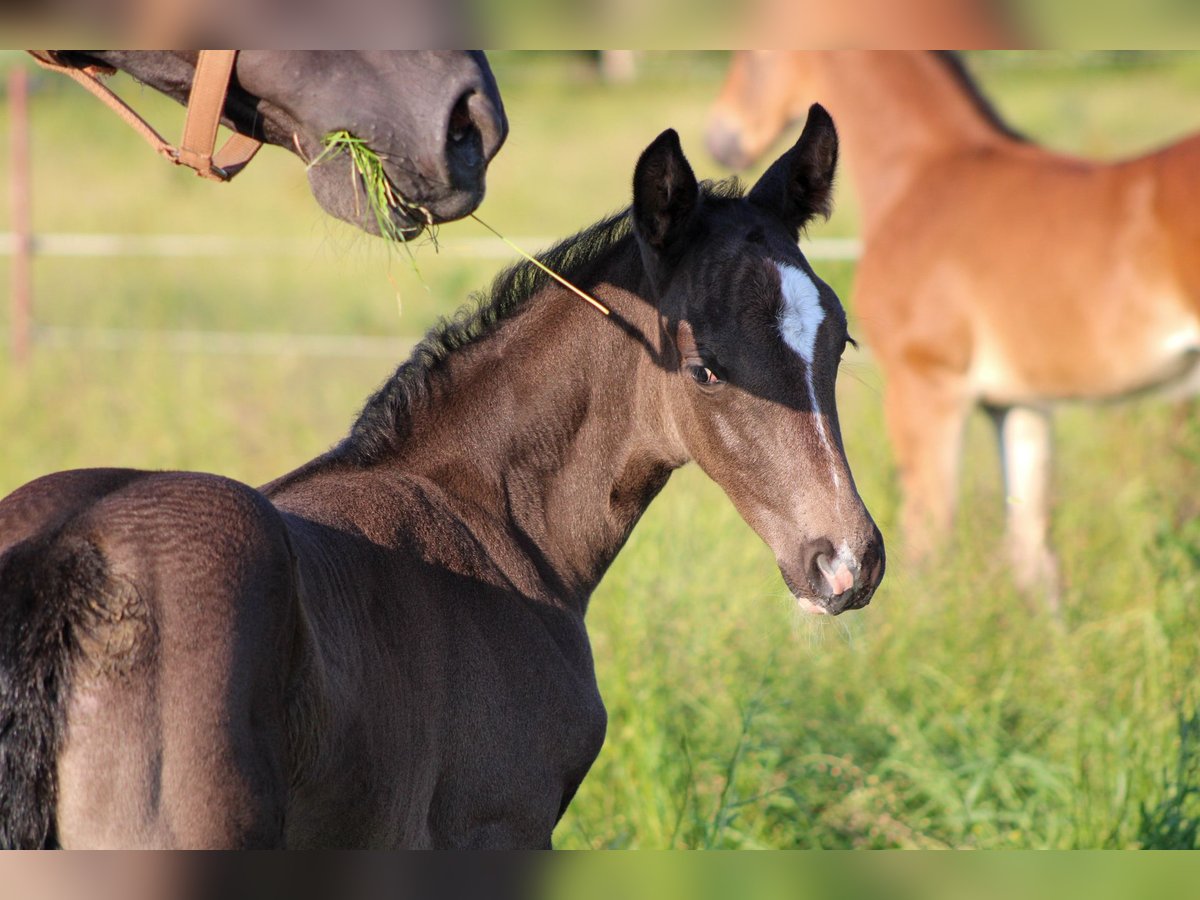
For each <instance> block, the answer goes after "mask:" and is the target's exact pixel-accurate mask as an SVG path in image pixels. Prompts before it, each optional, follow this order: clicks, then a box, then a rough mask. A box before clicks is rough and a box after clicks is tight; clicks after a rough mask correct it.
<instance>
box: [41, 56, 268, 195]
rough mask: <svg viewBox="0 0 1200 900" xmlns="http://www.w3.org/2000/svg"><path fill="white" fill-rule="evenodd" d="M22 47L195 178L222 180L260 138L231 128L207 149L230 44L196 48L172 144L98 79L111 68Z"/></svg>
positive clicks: (213, 137)
mask: <svg viewBox="0 0 1200 900" xmlns="http://www.w3.org/2000/svg"><path fill="white" fill-rule="evenodd" d="M28 52H29V55H30V56H32V57H33V58H34V60H35V61H36V62H37V64H38V65H39V66H41V67H42V68H44V69H49V70H50V71H52V72H61V73H62V74H64V75H66V76H68V77H69V78H72V79H74V80H75V81H77V82H78V83H79V84H81V85H83V86H84V87H85V88H87V89H88V90H89V91H91V93H93V94H95V95H96V97H98V98H99V99H100V100H102V101H103V102H104V104H105V105H106V106H108V107H109V108H110V109H111V110H112V111H113V112H115V113H116V114H117V115H118V116H120V117H121V118H122V119H123V120H124V121H125V122H126V123H127V124H128V125H129V126H130V127H131V128H132V129H133V130H134V131H136V132H137V133H138V134H140V135H141V136H142V137H143V138H144V139H145V140H146V142H147V143H148V144H150V146H151V147H153V148H154V149H155V151H157V152H158V153H159V154H160V155H161V156H164V157H166V158H167V159H169V160H170V161H171V162H173V163H175V165H177V166H188V167H189V168H191V169H195V171H196V174H197V175H199V176H200V177H201V178H207V179H209V180H210V181H228V180H229V179H230V178H232V177H233V176H234V175H236V174H237V173H238V172H240V171H241V170H242V169H244V168H245V167H246V164H247V163H248V162H250V160H251V159H253V158H254V154H255V153H257V152H258V148H259V147H261V146H262V142H261V141H256V140H255V139H254V138H251V137H247V136H246V135H244V134H239V133H238V132H236V131H235V132H234V133H233V135H232V136H231V137H230V138H229V140H228V141H226V142H225V146H223V147H222V148H221V149H220V150H218V151H217V152H216V153H214V152H213V151H214V149H215V148H216V144H217V126H218V125H219V124H220V122H221V110H222V109H224V107H225V95H226V94H227V93H228V92H229V79H230V77H231V76H232V74H233V64H234V62H235V60H236V59H237V54H238V51H236V50H201V51H200V58H199V60H198V61H197V62H196V74H195V76H194V77H193V79H192V90H191V93H190V95H189V96H188V104H187V118H186V119H185V120H184V123H183V140H182V141H180V143H179V146H178V147H175V146H173V145H172V144H169V143H168V142H167V141H166V140H165V139H164V138H163V136H162V135H160V134H159V133H158V132H157V131H155V130H154V128H153V127H151V125H150V123H149V122H147V121H146V120H145V119H143V118H142V117H141V116H139V115H138V114H137V113H136V112H134V111H133V109H131V108H130V107H129V105H128V104H126V103H125V101H124V100H122V99H121V98H120V97H118V96H117V95H116V94H114V93H113V92H112V91H111V90H109V89H108V87H107V86H105V85H104V84H103V83H102V82H101V81H100V76H101V75H111V74H112V73H113V71H114V70H113V69H109V68H106V67H104V66H87V67H86V68H82V69H77V68H75V67H74V66H65V65H63V64H62V63H60V62H59V61H58V60H57V59H56V57H55V55H54V52H53V51H51V50H30V51H28Z"/></svg>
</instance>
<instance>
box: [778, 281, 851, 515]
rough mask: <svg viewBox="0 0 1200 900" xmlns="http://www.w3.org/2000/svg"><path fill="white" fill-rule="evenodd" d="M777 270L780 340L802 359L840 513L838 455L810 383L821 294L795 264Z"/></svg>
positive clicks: (821, 317)
mask: <svg viewBox="0 0 1200 900" xmlns="http://www.w3.org/2000/svg"><path fill="white" fill-rule="evenodd" d="M775 267H776V268H778V269H779V286H780V290H782V292H783V308H782V309H781V310H780V311H779V333H780V334H781V335H782V336H783V342H784V343H785V344H787V345H788V346H789V347H791V348H792V350H794V351H795V352H796V353H797V354H798V355H799V357H800V358H801V359H802V360H804V381H805V384H806V386H807V387H808V402H809V403H810V404H811V406H812V413H813V421H814V423H815V424H816V427H817V435H818V436H819V437H820V440H821V447H822V448H823V449H824V450H825V453H826V455H827V456H828V458H829V471H830V474H831V475H832V476H833V487H834V491H835V494H834V497H835V502H836V504H837V508H838V512H839V514H840V512H841V506H842V498H841V493H842V492H841V488H842V479H841V477H840V476H839V475H838V468H839V463H838V455H837V453H836V451H835V450H834V449H833V442H832V441H831V440H830V439H829V432H828V431H827V430H826V428H825V415H824V414H823V413H822V412H821V405H820V404H819V403H818V402H817V389H816V387H815V386H814V385H813V372H812V366H813V351H814V350H815V348H816V343H817V330H818V329H819V328H820V327H821V323H822V322H824V321H825V310H824V309H822V308H821V294H820V292H819V291H818V290H817V286H816V285H815V284H813V281H812V279H811V278H809V277H808V275H807V274H806V273H805V272H804V271H803V270H802V269H797V268H796V267H795V266H788V265H784V264H783V263H775Z"/></svg>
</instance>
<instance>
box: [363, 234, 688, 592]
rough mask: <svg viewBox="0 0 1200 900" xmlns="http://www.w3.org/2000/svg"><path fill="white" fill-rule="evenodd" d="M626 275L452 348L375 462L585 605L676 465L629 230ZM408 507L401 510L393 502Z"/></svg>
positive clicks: (513, 562)
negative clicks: (397, 441)
mask: <svg viewBox="0 0 1200 900" xmlns="http://www.w3.org/2000/svg"><path fill="white" fill-rule="evenodd" d="M610 253H613V254H617V255H620V256H622V257H623V259H622V262H621V265H620V266H617V267H615V268H617V269H619V270H622V271H626V272H629V271H633V270H636V271H637V272H638V273H639V274H638V275H637V276H635V277H633V278H630V277H629V276H628V275H627V276H626V278H625V279H623V281H622V285H621V286H618V285H614V284H611V283H604V282H600V283H596V282H594V281H591V280H586V281H583V282H582V284H583V286H584V287H585V289H590V290H592V291H593V292H594V293H595V295H596V296H597V297H598V298H599V299H600V300H601V302H603V303H605V304H606V305H608V306H609V307H610V308H611V309H612V316H611V317H608V318H606V317H604V316H602V315H601V314H600V313H599V312H598V311H597V310H595V309H593V308H592V307H590V306H588V305H587V304H585V303H584V302H583V301H582V300H580V299H579V298H578V297H576V296H574V295H573V294H570V293H568V292H567V291H565V290H563V289H561V288H559V287H558V286H557V285H554V286H551V287H548V288H544V289H543V290H542V291H540V292H539V293H538V294H536V295H535V296H533V297H531V298H530V299H528V300H526V301H524V305H523V308H522V310H521V311H520V312H518V313H517V314H516V315H515V316H514V317H513V318H511V319H509V320H507V321H505V322H504V323H502V324H501V325H499V326H498V327H497V328H496V330H495V331H494V332H493V333H491V334H489V335H488V336H486V337H484V338H481V339H479V340H477V341H476V342H474V343H473V344H470V345H468V346H466V347H463V348H462V349H460V350H458V351H456V352H454V353H453V354H451V355H450V357H448V358H447V360H446V361H445V363H444V364H443V368H442V369H441V370H439V371H438V372H436V373H435V374H434V376H433V392H432V396H431V398H430V402H428V403H426V404H423V405H422V407H421V408H420V409H419V410H416V411H414V413H413V416H412V419H411V430H410V431H409V433H408V434H407V435H406V437H405V438H404V440H403V442H402V444H401V445H400V447H399V448H398V449H397V451H396V452H395V453H394V454H393V455H392V456H391V458H390V459H389V460H387V461H385V462H383V463H381V465H382V467H383V468H385V469H387V470H389V471H391V472H396V471H401V472H403V473H404V474H405V475H411V476H416V477H419V478H421V479H423V480H424V481H425V482H427V483H433V484H435V485H437V487H438V489H439V490H440V491H441V492H442V493H443V494H444V495H445V497H447V498H448V501H449V503H450V504H451V506H452V507H453V508H454V509H455V510H456V512H457V513H458V515H459V516H460V517H461V518H462V519H463V520H464V521H465V522H466V523H467V524H468V525H470V527H471V528H472V531H473V532H474V535H475V537H476V539H477V540H478V541H479V542H480V544H481V546H482V547H483V548H484V549H485V552H486V554H487V555H488V556H489V557H490V559H491V561H492V562H494V563H495V564H496V565H497V566H498V567H499V569H500V574H502V576H503V579H504V581H506V582H507V583H509V584H512V585H513V586H515V587H516V588H517V589H518V590H519V591H521V592H522V593H524V594H525V595H526V596H529V597H532V598H534V599H537V600H541V601H544V602H548V603H552V604H556V605H563V606H567V607H570V608H574V609H576V610H578V611H579V612H580V614H582V613H583V612H584V611H585V610H586V607H587V602H588V598H589V597H590V595H591V593H592V591H593V590H594V588H595V587H596V585H597V584H598V583H599V581H600V578H601V576H602V575H603V574H604V572H605V570H606V569H607V568H608V566H609V564H610V563H611V562H612V560H613V559H614V558H615V556H616V554H617V552H618V551H619V550H620V548H621V546H622V545H623V544H624V542H625V540H626V538H627V537H628V536H629V532H630V531H631V530H632V528H633V526H634V524H635V523H636V522H637V520H638V519H639V518H640V517H641V515H642V513H643V512H644V511H645V509H646V507H647V506H648V505H649V503H650V501H651V500H652V499H653V497H654V495H655V494H656V493H657V492H658V490H659V489H660V488H661V487H662V485H663V484H664V483H665V482H666V479H667V477H668V475H669V474H670V471H671V470H672V469H673V468H675V467H676V466H678V465H679V464H681V463H682V462H683V459H682V454H681V453H677V452H674V451H672V450H671V449H669V448H670V447H671V445H672V442H671V440H670V435H669V434H666V433H665V431H666V430H667V429H666V426H665V424H664V423H665V422H666V417H665V415H664V414H663V412H662V409H661V407H660V400H661V395H660V391H659V389H658V386H659V385H661V383H662V382H663V377H662V372H661V370H660V368H659V365H660V361H661V358H662V346H661V341H660V336H659V330H660V329H659V325H658V316H657V312H656V310H655V308H654V306H653V305H652V304H651V303H649V302H647V301H646V300H644V299H643V296H644V293H643V291H642V290H641V289H639V287H638V286H637V285H636V284H635V283H634V282H637V281H642V280H643V279H642V277H641V275H640V271H641V267H640V261H637V262H634V260H635V259H636V258H637V251H636V247H634V246H633V242H632V241H631V240H628V241H626V242H625V246H624V247H623V248H614V249H613V250H612V251H610ZM398 512H399V513H401V514H403V511H402V510H398Z"/></svg>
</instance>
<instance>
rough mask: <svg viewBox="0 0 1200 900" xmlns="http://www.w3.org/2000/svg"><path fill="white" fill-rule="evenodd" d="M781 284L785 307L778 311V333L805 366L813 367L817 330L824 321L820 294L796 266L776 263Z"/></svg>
mask: <svg viewBox="0 0 1200 900" xmlns="http://www.w3.org/2000/svg"><path fill="white" fill-rule="evenodd" d="M775 266H776V268H778V269H779V285H780V288H781V289H782V291H783V308H782V309H781V310H780V312H779V333H780V334H782V335H783V341H784V343H785V344H787V345H788V346H789V347H791V348H792V349H793V350H795V351H796V353H798V354H799V355H800V358H801V359H803V360H804V362H805V364H806V365H810V366H811V365H812V361H813V349H814V347H815V345H816V341H817V329H819V328H820V327H821V323H822V322H824V321H825V310H824V309H822V308H821V294H820V292H819V291H817V286H816V285H815V284H813V282H812V279H811V278H809V277H808V275H807V274H806V273H805V272H804V271H803V270H802V269H797V268H796V267H795V266H787V265H783V264H782V263H776V264H775Z"/></svg>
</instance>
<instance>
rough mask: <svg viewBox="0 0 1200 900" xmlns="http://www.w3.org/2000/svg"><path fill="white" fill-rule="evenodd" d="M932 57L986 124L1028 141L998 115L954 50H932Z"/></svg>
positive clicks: (1006, 135) (1021, 140)
mask: <svg viewBox="0 0 1200 900" xmlns="http://www.w3.org/2000/svg"><path fill="white" fill-rule="evenodd" d="M930 52H932V53H933V56H934V58H935V59H936V60H937V61H938V62H940V63H941V64H942V65H944V66H945V67H946V68H947V69H948V70H949V71H950V74H951V76H953V78H954V80H955V81H957V82H958V85H959V87H961V88H962V90H963V93H965V94H966V95H967V98H968V99H969V100H970V101H971V104H972V105H973V106H974V107H975V109H976V110H978V111H979V114H980V115H982V116H983V117H984V119H986V120H987V122H988V124H989V125H991V126H992V127H993V128H995V129H996V130H997V131H999V132H1000V133H1001V134H1003V135H1004V136H1005V137H1009V138H1012V139H1013V140H1014V141H1020V142H1021V143H1022V144H1026V143H1028V142H1029V138H1027V137H1026V136H1025V135H1023V134H1021V132H1019V131H1017V130H1016V129H1015V128H1013V127H1012V126H1011V125H1009V124H1008V123H1007V122H1005V121H1004V119H1002V118H1001V117H1000V113H999V112H998V111H997V110H996V107H995V106H994V105H993V104H992V101H990V100H989V99H988V98H987V97H985V96H984V95H983V92H982V91H981V90H979V85H978V84H976V83H975V79H974V78H972V77H971V72H970V70H969V69H968V68H967V66H966V64H965V63H964V62H963V61H962V57H961V56H960V55H959V54H958V52H957V51H955V50H933V51H930Z"/></svg>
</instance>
